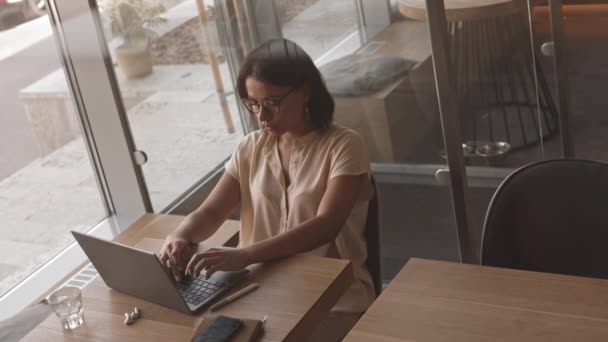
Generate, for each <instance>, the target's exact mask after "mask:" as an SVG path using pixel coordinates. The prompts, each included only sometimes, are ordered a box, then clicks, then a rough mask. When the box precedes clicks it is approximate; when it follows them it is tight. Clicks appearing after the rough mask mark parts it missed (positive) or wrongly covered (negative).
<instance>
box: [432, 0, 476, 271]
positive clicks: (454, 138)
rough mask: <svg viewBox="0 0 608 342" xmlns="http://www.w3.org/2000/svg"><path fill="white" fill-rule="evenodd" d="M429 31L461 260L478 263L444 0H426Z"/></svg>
mask: <svg viewBox="0 0 608 342" xmlns="http://www.w3.org/2000/svg"><path fill="white" fill-rule="evenodd" d="M426 7H427V11H428V26H429V35H430V38H431V49H432V53H433V69H434V72H435V83H436V87H437V98H438V102H439V112H440V116H441V126H442V128H443V137H444V144H445V150H446V154H447V160H448V167H449V170H450V183H451V187H452V192H451V193H452V202H453V206H454V215H455V218H456V228H457V231H458V245H459V247H460V257H461V261H462V262H465V263H478V262H479V253H478V248H476V247H478V246H479V244H478V241H476V240H475V239H474V235H473V234H472V231H471V225H470V220H469V218H470V214H469V213H470V208H469V205H468V203H470V202H469V201H468V183H467V173H466V168H465V163H464V155H463V153H462V130H461V127H460V116H459V115H458V114H459V113H458V102H457V99H456V96H457V92H456V89H455V88H454V87H455V83H454V72H453V70H451V68H450V56H449V51H450V47H449V39H448V24H447V19H446V14H445V4H444V1H443V0H426Z"/></svg>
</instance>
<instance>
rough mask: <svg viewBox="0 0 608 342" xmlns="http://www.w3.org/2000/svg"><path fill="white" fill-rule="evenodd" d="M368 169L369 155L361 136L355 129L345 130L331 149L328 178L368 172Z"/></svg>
mask: <svg viewBox="0 0 608 342" xmlns="http://www.w3.org/2000/svg"><path fill="white" fill-rule="evenodd" d="M369 169H370V161H369V155H368V151H367V146H366V145H365V142H364V141H363V138H362V137H361V135H359V133H357V132H355V131H351V130H348V131H346V132H345V134H343V135H342V136H341V137H339V139H337V143H336V145H335V146H334V148H333V150H332V157H331V167H330V171H329V179H332V178H334V177H337V176H354V175H363V174H367V173H369Z"/></svg>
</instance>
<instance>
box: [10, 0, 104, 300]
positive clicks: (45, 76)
mask: <svg viewBox="0 0 608 342" xmlns="http://www.w3.org/2000/svg"><path fill="white" fill-rule="evenodd" d="M32 3H34V2H32ZM4 19H5V20H7V21H5V22H4V23H6V22H8V19H6V18H4ZM12 19H13V20H14V22H13V24H15V25H16V26H13V27H9V28H7V27H5V29H4V30H1V31H0V42H2V48H1V49H0V75H2V77H0V89H2V95H1V98H2V108H3V109H2V114H0V296H2V295H3V294H5V293H7V291H9V290H10V289H11V288H12V287H14V286H15V285H17V284H18V283H19V282H21V281H22V280H23V279H25V278H26V277H27V276H29V275H30V274H32V273H33V272H34V271H35V270H36V269H38V268H39V267H40V266H42V265H43V264H44V263H46V262H47V261H49V260H51V258H53V257H54V256H55V255H57V253H59V252H60V251H61V250H63V249H64V248H65V247H67V246H68V245H69V244H70V243H71V242H72V241H73V239H72V235H71V234H70V233H69V232H70V230H78V231H87V230H89V229H90V228H91V227H93V226H94V225H95V224H97V223H98V222H99V221H100V220H102V219H103V218H104V217H106V209H105V207H104V205H103V200H102V198H101V196H100V193H99V190H98V186H97V182H96V179H95V175H94V173H93V169H92V167H91V165H92V164H91V161H90V159H89V155H88V153H87V149H86V147H85V142H84V141H83V139H82V137H81V131H80V125H79V122H78V117H77V115H76V113H75V109H74V105H73V102H72V99H71V98H70V96H69V93H68V88H67V85H66V80H65V77H64V73H63V70H62V67H61V63H60V61H59V59H58V56H57V50H56V48H55V40H54V38H53V31H52V28H51V25H50V22H49V19H48V18H47V17H46V16H43V17H32V16H27V19H26V20H25V21H24V19H23V17H14V18H12Z"/></svg>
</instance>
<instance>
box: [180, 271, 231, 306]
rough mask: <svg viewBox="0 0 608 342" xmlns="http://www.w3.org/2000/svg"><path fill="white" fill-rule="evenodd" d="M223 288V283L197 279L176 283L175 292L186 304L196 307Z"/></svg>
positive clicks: (202, 278) (201, 278)
mask: <svg viewBox="0 0 608 342" xmlns="http://www.w3.org/2000/svg"><path fill="white" fill-rule="evenodd" d="M224 286H226V284H224V283H221V282H214V281H211V280H205V278H204V277H198V278H190V279H187V280H185V281H182V282H178V283H177V291H178V292H179V293H180V294H181V295H182V297H184V299H185V300H186V302H187V303H189V304H192V305H198V304H200V303H202V302H204V301H205V300H207V299H208V298H209V297H211V296H213V295H215V293H217V292H219V291H220V290H222V288H223V287H224Z"/></svg>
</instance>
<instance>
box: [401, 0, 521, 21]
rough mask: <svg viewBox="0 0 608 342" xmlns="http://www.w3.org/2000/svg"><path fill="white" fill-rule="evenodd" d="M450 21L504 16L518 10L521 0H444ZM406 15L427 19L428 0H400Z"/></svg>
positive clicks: (447, 17) (412, 17)
mask: <svg viewBox="0 0 608 342" xmlns="http://www.w3.org/2000/svg"><path fill="white" fill-rule="evenodd" d="M444 1H445V14H446V19H447V20H448V21H467V20H477V19H487V18H491V17H495V16H504V15H507V14H509V13H514V12H515V11H517V10H518V8H520V7H518V5H520V0H444ZM399 12H400V13H401V14H403V15H404V16H406V17H408V18H411V19H416V20H426V17H427V15H426V0H399Z"/></svg>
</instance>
